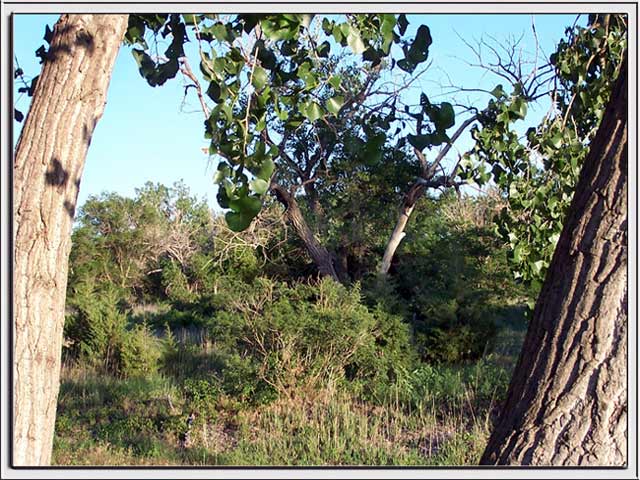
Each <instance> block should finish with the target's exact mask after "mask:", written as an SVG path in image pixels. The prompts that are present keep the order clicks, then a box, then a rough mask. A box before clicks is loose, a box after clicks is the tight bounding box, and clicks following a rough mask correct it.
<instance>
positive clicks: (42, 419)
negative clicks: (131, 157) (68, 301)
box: [13, 15, 128, 466]
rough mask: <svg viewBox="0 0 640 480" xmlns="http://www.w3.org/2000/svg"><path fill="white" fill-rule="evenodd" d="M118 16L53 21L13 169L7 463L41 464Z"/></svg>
mask: <svg viewBox="0 0 640 480" xmlns="http://www.w3.org/2000/svg"><path fill="white" fill-rule="evenodd" d="M127 19H128V16H127V15H62V16H61V17H60V20H59V21H58V22H57V23H56V25H55V27H54V35H53V39H52V42H51V47H50V50H49V53H48V55H47V59H46V61H45V63H44V66H43V69H42V74H41V75H40V78H39V81H38V84H37V87H36V90H35V93H34V96H33V101H32V104H31V108H30V110H29V114H28V115H27V118H26V122H25V125H24V129H23V130H22V134H21V135H20V139H19V141H18V145H17V147H16V152H15V163H14V220H15V224H14V228H15V230H14V232H15V236H14V248H15V252H14V255H15V257H14V260H15V263H14V272H13V275H14V276H13V288H14V319H15V330H14V332H13V333H14V355H13V361H14V366H13V382H14V390H13V436H14V438H13V441H14V444H13V463H14V465H15V466H30V465H31V466H35V465H48V464H49V463H50V461H51V449H52V442H53V430H54V424H55V414H56V402H57V396H58V388H59V382H60V357H61V344H62V327H63V325H64V308H65V294H66V285H67V267H68V265H67V264H68V257H69V250H70V247H71V225H72V222H73V216H74V212H75V204H76V199H77V195H78V188H79V186H80V177H81V174H82V169H83V166H84V160H85V157H86V153H87V148H88V147H89V143H90V141H91V135H92V134H93V130H94V128H95V126H96V123H97V122H98V119H99V118H100V116H101V115H102V112H103V110H104V105H105V101H106V100H105V99H106V91H107V87H108V85H109V79H110V76H111V71H112V69H113V65H114V63H115V59H116V55H117V53H118V49H119V47H120V43H121V42H122V39H123V35H124V32H125V29H126V26H127Z"/></svg>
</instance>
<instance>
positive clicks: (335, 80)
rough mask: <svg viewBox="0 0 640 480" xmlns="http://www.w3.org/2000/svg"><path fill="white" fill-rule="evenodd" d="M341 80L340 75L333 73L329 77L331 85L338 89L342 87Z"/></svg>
mask: <svg viewBox="0 0 640 480" xmlns="http://www.w3.org/2000/svg"><path fill="white" fill-rule="evenodd" d="M341 82H342V79H341V78H340V76H338V75H331V77H330V78H329V85H331V86H332V87H333V89H334V90H336V91H337V90H339V89H340V83H341Z"/></svg>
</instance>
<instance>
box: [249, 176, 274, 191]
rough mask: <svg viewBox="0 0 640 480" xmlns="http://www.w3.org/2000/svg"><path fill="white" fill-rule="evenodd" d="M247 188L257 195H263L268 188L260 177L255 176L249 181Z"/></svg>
mask: <svg viewBox="0 0 640 480" xmlns="http://www.w3.org/2000/svg"><path fill="white" fill-rule="evenodd" d="M249 188H250V189H251V191H252V192H255V193H257V194H258V195H263V194H265V193H266V192H267V190H268V189H269V184H268V183H267V182H266V181H264V180H263V179H261V178H256V179H254V180H251V181H250V182H249Z"/></svg>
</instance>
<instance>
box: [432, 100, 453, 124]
mask: <svg viewBox="0 0 640 480" xmlns="http://www.w3.org/2000/svg"><path fill="white" fill-rule="evenodd" d="M434 122H435V124H436V128H437V129H438V130H446V129H447V128H451V127H452V126H453V125H454V123H456V114H455V112H454V111H453V105H451V104H450V103H449V102H442V103H441V104H440V109H439V111H438V114H437V117H436V120H434Z"/></svg>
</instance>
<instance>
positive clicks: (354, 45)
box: [347, 26, 366, 54]
mask: <svg viewBox="0 0 640 480" xmlns="http://www.w3.org/2000/svg"><path fill="white" fill-rule="evenodd" d="M347 45H349V47H350V48H351V50H353V53H355V54H360V53H362V52H364V51H365V48H366V47H365V45H364V42H363V41H362V38H360V32H358V29H357V28H355V27H353V26H352V27H351V29H350V30H349V34H348V35H347Z"/></svg>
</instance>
